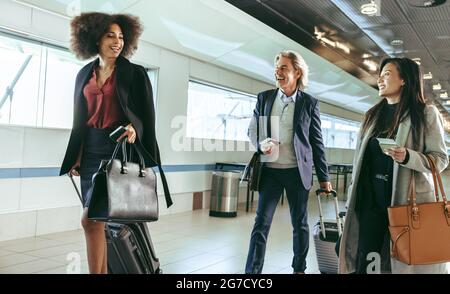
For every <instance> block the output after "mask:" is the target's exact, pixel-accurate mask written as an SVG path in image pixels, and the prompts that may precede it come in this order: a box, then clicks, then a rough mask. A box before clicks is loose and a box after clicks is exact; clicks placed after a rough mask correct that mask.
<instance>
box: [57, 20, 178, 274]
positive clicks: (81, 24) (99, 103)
mask: <svg viewBox="0 0 450 294" xmlns="http://www.w3.org/2000/svg"><path fill="white" fill-rule="evenodd" d="M71 30H72V39H71V43H72V44H71V45H72V50H73V51H74V52H75V54H76V55H77V57H78V58H80V59H83V60H85V59H89V58H92V57H95V56H96V57H97V58H96V59H95V60H94V61H92V62H90V63H89V64H87V65H86V66H84V67H83V68H82V69H81V70H80V71H79V73H78V75H77V78H76V82H75V95H74V116H73V127H72V132H71V135H70V140H69V144H68V147H67V151H66V155H65V157H64V161H63V163H62V166H61V173H60V174H61V175H62V174H66V173H68V172H70V173H71V174H72V175H74V176H80V180H81V192H82V196H83V206H84V212H83V216H82V221H81V223H82V226H83V229H84V233H85V237H86V244H87V257H88V263H89V272H90V273H107V252H106V240H105V234H104V228H105V224H104V223H103V222H98V221H92V220H89V219H88V217H87V215H88V214H87V210H88V209H87V207H88V204H89V201H90V199H89V198H90V193H89V191H90V189H91V187H92V176H93V175H94V173H95V172H96V171H97V169H98V167H99V165H100V162H101V160H102V159H109V158H111V155H112V153H113V150H114V147H115V144H116V143H115V142H113V141H112V140H111V139H110V138H109V134H110V133H111V132H112V131H114V130H115V129H116V128H117V127H118V126H121V125H122V126H126V132H125V133H124V134H123V135H122V136H121V137H120V138H119V139H118V141H119V140H121V139H122V138H125V137H127V139H126V140H127V142H128V143H129V144H137V145H138V146H139V147H140V149H141V150H143V153H144V157H145V163H146V166H155V165H158V166H159V167H160V166H161V162H160V156H159V149H158V144H157V141H156V136H155V109H154V105H153V94H152V86H151V84H150V80H149V78H148V75H147V72H146V70H145V69H144V68H143V67H142V66H139V65H136V64H133V63H130V61H128V59H127V58H126V57H128V56H131V55H132V54H133V53H134V51H135V50H136V49H137V43H138V38H139V36H140V35H141V33H142V27H141V24H140V22H139V19H138V18H137V17H134V16H131V15H124V14H115V15H109V14H104V13H84V14H81V15H80V16H77V17H75V18H74V19H73V21H72V23H71ZM134 158H136V159H137V156H135V157H134ZM160 170H161V169H160ZM160 175H161V180H162V183H163V186H164V194H165V196H166V202H167V205H168V206H170V205H171V204H172V201H171V199H170V194H169V190H168V187H167V183H166V179H165V176H164V173H163V172H162V170H161V173H160Z"/></svg>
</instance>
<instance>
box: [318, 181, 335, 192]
mask: <svg viewBox="0 0 450 294" xmlns="http://www.w3.org/2000/svg"><path fill="white" fill-rule="evenodd" d="M319 184H320V188H321V189H324V190H327V192H331V190H333V187H332V186H331V182H320V183H319Z"/></svg>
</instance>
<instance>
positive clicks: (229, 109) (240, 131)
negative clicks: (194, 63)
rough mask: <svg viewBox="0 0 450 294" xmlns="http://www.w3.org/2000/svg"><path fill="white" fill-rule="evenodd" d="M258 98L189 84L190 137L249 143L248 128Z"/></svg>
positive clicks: (188, 122) (199, 84) (194, 82)
mask: <svg viewBox="0 0 450 294" xmlns="http://www.w3.org/2000/svg"><path fill="white" fill-rule="evenodd" d="M255 103H256V96H255V95H251V94H246V93H242V92H238V91H234V90H230V89H226V88H223V87H219V86H215V85H210V84H206V83H202V82H197V81H189V91H188V111H187V125H186V129H187V134H186V136H187V137H188V138H201V139H218V140H231V141H249V139H248V137H247V129H248V126H249V124H250V119H251V118H252V116H253V109H254V108H255Z"/></svg>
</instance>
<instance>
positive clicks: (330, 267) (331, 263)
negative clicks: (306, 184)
mask: <svg viewBox="0 0 450 294" xmlns="http://www.w3.org/2000/svg"><path fill="white" fill-rule="evenodd" d="M323 192H326V191H325V190H322V189H318V190H317V191H316V195H317V200H318V203H319V221H318V222H317V223H316V225H315V226H314V228H313V239H314V245H315V247H316V256H317V263H318V265H319V271H320V273H322V274H337V272H338V257H337V254H336V250H335V247H336V242H337V240H338V238H339V236H340V235H341V234H342V229H343V219H342V218H341V216H342V214H340V213H339V206H338V200H337V197H336V196H337V194H336V191H331V194H332V195H333V200H334V201H333V202H334V206H335V211H336V219H335V220H324V218H323V212H322V204H321V199H320V197H321V196H320V193H323Z"/></svg>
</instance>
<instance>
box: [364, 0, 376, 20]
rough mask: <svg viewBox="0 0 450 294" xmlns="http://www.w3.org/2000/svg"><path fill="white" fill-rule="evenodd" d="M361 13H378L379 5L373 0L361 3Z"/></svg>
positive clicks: (370, 14) (371, 14)
mask: <svg viewBox="0 0 450 294" xmlns="http://www.w3.org/2000/svg"><path fill="white" fill-rule="evenodd" d="M360 10H361V13H362V14H365V15H369V16H373V15H375V14H377V13H378V5H377V4H376V3H375V2H374V1H373V0H372V1H370V3H367V4H363V5H361V8H360Z"/></svg>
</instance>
